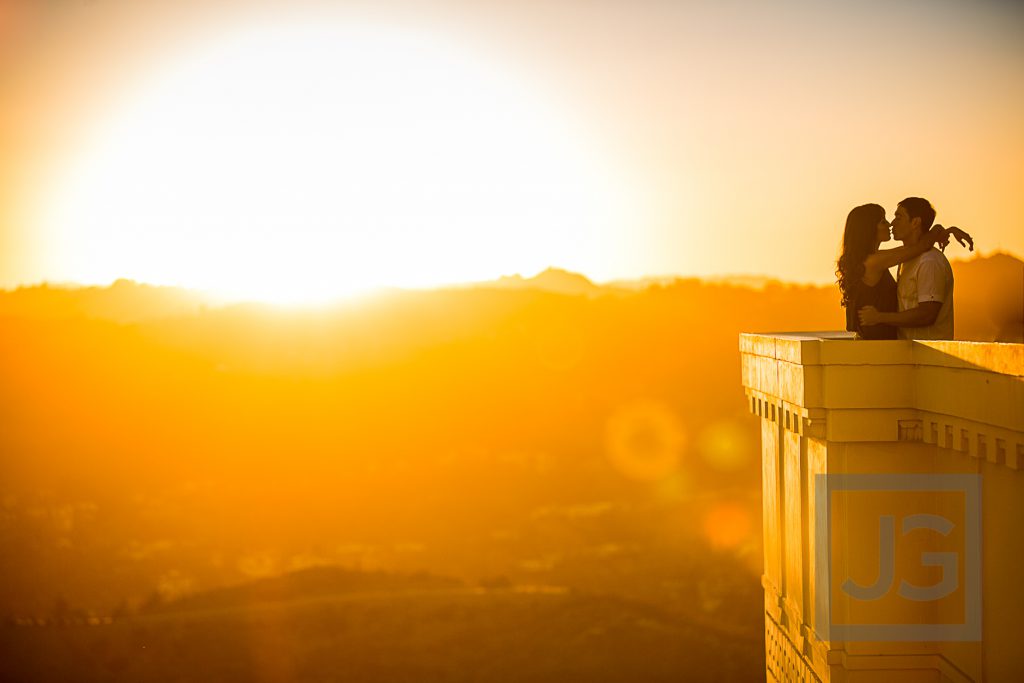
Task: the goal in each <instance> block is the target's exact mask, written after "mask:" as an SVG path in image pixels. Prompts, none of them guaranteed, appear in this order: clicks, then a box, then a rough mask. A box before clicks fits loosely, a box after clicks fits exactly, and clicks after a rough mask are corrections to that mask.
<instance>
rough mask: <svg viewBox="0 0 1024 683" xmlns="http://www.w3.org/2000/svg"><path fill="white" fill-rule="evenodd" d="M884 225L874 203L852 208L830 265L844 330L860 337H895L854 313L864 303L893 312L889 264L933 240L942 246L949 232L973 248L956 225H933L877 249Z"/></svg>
mask: <svg viewBox="0 0 1024 683" xmlns="http://www.w3.org/2000/svg"><path fill="white" fill-rule="evenodd" d="M889 227H890V225H889V221H887V220H885V209H883V208H882V207H881V206H879V205H878V204H865V205H863V206H858V207H857V208H855V209H854V210H853V211H851V212H850V215H849V216H847V217H846V229H845V230H844V231H843V252H842V254H841V255H840V256H839V261H838V262H837V263H836V276H837V278H838V282H839V291H840V293H841V294H842V303H843V306H845V307H846V329H847V330H849V331H850V332H856V333H857V336H858V338H861V339H896V328H895V327H893V326H891V325H863V326H862V325H861V324H860V320H859V319H858V317H857V311H858V310H860V309H861V308H863V307H864V306H874V307H875V308H876V309H877V310H879V311H885V312H893V311H896V310H897V304H896V281H895V280H894V279H893V277H892V275H891V274H890V273H889V268H892V267H893V266H895V265H898V264H900V263H904V262H906V261H910V260H911V259H913V258H916V257H917V256H920V255H921V254H923V253H924V252H926V251H928V250H929V249H931V248H932V245H934V244H941V245H942V247H943V248H945V246H946V244H948V243H949V236H950V235H953V236H954V237H956V239H957V241H958V242H960V244H963V245H965V246H966V242H969V243H970V245H971V250H972V251H973V250H974V242H973V240H972V239H971V236H970V235H968V234H967V233H965V232H964V231H963V230H961V229H960V228H957V227H952V228H948V229H946V228H943V227H942V226H941V225H936V226H934V227H933V228H932V229H931V230H929V231H928V232H927V233H926V234H925V235H924V236H923V237H922V238H921V239H920V240H918V241H917V242H915V243H914V244H911V245H906V246H902V247H897V248H896V249H883V250H881V251H879V250H878V245H879V244H881V243H882V242H888V241H889V239H890V237H889ZM965 240H966V242H965Z"/></svg>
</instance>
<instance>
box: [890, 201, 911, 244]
mask: <svg viewBox="0 0 1024 683" xmlns="http://www.w3.org/2000/svg"><path fill="white" fill-rule="evenodd" d="M913 231H914V222H913V220H912V219H911V218H910V214H909V213H907V210H906V209H904V208H903V207H902V206H897V207H896V216H895V217H894V218H893V219H892V236H893V239H897V240H899V241H901V242H902V241H904V240H906V239H907V237H909V236H910V233H912V232H913Z"/></svg>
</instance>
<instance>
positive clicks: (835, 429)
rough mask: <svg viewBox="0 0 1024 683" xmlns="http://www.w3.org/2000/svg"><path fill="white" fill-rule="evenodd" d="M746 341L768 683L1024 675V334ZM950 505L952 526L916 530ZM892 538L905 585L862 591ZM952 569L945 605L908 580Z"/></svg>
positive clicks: (928, 579) (747, 337)
mask: <svg viewBox="0 0 1024 683" xmlns="http://www.w3.org/2000/svg"><path fill="white" fill-rule="evenodd" d="M740 352H741V359H742V361H741V362H742V378H743V384H744V387H745V391H746V395H747V398H748V401H749V405H750V409H751V412H753V413H754V414H756V415H758V416H759V417H760V418H761V436H762V444H761V450H762V484H763V491H762V492H763V512H764V516H763V518H764V529H763V533H764V547H765V571H764V575H763V577H762V584H763V585H764V588H765V630H766V648H767V655H768V678H769V680H800V681H808V680H822V681H833V680H834V681H857V680H865V681H883V680H893V681H904V680H914V681H936V682H938V681H981V680H986V681H989V680H1024V648H1020V647H1019V646H1018V644H1017V643H1016V642H1015V641H1016V639H1015V636H1014V633H1015V632H1016V631H1017V630H1018V628H1019V626H1018V624H1017V621H1018V619H1019V614H1018V613H1019V612H1020V609H1021V606H1024V586H1022V582H1021V581H1020V577H1021V575H1022V574H1024V532H1022V530H1024V472H1022V471H1021V470H1022V469H1024V345H1020V344H997V343H974V342H938V341H929V342H918V341H913V342H912V341H905V340H895V341H870V342H867V341H862V340H855V339H853V338H852V337H851V336H850V335H848V334H846V333H834V332H823V333H814V332H811V333H799V334H744V335H741V337H740ZM851 482H852V483H851ZM886 506H889V507H891V508H892V509H891V510H890V511H889V512H888V513H885V509H886ZM880 511H881V512H880ZM914 511H917V514H911V513H912V512H914ZM883 513H885V514H883ZM872 515H873V516H872ZM940 518H941V520H944V522H943V523H945V524H949V525H950V529H953V531H949V529H944V530H941V529H940V530H939V531H935V530H934V528H932V527H928V528H922V527H920V526H913V525H914V524H918V523H920V522H921V520H922V519H924V520H933V519H940ZM886 519H888V520H889V523H890V524H894V525H895V524H896V520H902V523H903V525H904V526H903V527H902V531H900V530H897V531H895V532H891V534H892V535H891V537H888V538H886V537H884V533H883V532H884V528H880V527H879V525H878V524H879V520H882V521H883V522H884V521H885V520H886ZM865 520H866V521H867V522H870V523H866V521H865ZM950 520H952V521H950ZM872 524H874V526H872ZM883 527H884V524H883ZM884 540H887V541H888V542H889V543H891V544H892V545H893V546H895V547H896V551H894V553H890V554H892V555H893V556H892V557H889V558H888V561H889V562H891V564H892V566H893V570H892V571H893V573H894V576H893V577H892V578H893V589H892V590H891V591H887V592H886V591H881V593H884V595H881V597H877V596H876V597H874V598H872V599H871V600H860V599H858V598H855V597H851V594H850V593H849V592H846V588H847V586H848V584H842V586H840V585H838V584H839V583H840V582H841V581H842V578H843V577H848V578H849V579H850V580H852V581H854V582H855V583H856V584H858V585H867V584H870V583H871V582H872V581H875V583H876V584H877V585H881V584H882V583H883V581H882V579H883V573H884V571H883V567H884V566H885V560H886V558H885V556H884V553H882V551H881V549H882V548H884V547H885V542H883V541H884ZM958 544H959V545H958ZM972 544H973V545H972ZM880 553H881V554H880ZM943 558H946V559H948V560H949V562H950V564H948V566H944V567H938V566H937V565H938V564H941V562H940V560H943ZM954 558H955V561H954ZM947 573H948V574H949V576H946V574H947ZM876 579H877V580H876ZM944 579H949V580H950V581H952V582H954V583H955V588H956V590H955V591H953V592H950V593H948V595H946V596H944V597H943V599H942V600H932V601H929V600H924V599H916V600H911V599H907V598H905V597H903V596H902V595H898V594H897V592H896V588H895V587H896V586H897V585H899V586H900V590H903V589H904V588H905V586H904V585H903V584H902V583H899V581H904V580H905V582H906V583H907V584H909V585H910V586H911V588H913V586H915V585H916V586H932V585H933V584H934V585H936V586H938V585H940V580H944ZM884 588H885V586H884V585H882V589H884ZM936 590H938V589H936ZM853 592H854V593H856V591H853ZM926 592H927V591H926Z"/></svg>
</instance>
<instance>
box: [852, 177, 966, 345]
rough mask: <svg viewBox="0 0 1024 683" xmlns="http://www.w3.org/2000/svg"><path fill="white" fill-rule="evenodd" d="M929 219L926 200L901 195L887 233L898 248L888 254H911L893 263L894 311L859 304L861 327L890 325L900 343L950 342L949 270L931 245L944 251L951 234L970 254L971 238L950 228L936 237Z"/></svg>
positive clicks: (930, 211)
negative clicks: (896, 267) (896, 271)
mask: <svg viewBox="0 0 1024 683" xmlns="http://www.w3.org/2000/svg"><path fill="white" fill-rule="evenodd" d="M934 221H935V209H934V208H933V207H932V205H931V203H930V202H929V201H928V200H927V199H922V198H920V197H907V198H906V199H904V200H903V201H901V202H900V203H899V204H898V205H897V207H896V214H895V218H893V222H892V233H893V237H895V238H896V239H898V240H900V241H902V242H903V246H902V247H900V248H898V249H895V250H892V251H896V252H899V251H901V250H908V251H906V252H905V253H904V254H903V255H904V256H905V255H911V254H912V255H913V256H912V257H911V258H899V259H898V261H899V263H900V264H901V265H900V270H899V274H898V276H897V283H896V296H897V305H898V308H899V310H898V311H897V312H889V311H881V310H879V309H878V308H877V307H876V306H873V305H868V306H865V307H863V308H861V309H860V310H859V321H860V324H861V326H862V327H867V326H872V325H878V324H884V325H890V326H892V327H895V328H897V335H898V337H899V338H900V339H952V338H953V269H952V268H951V267H950V265H949V261H947V260H946V257H945V255H943V253H942V252H941V251H940V250H938V249H934V248H933V246H932V245H933V244H936V243H938V244H941V246H942V248H943V249H944V248H945V246H946V244H948V242H949V234H952V235H954V236H955V237H956V239H957V241H958V242H960V244H962V245H964V246H967V244H969V245H970V249H971V251H974V240H972V239H971V236H970V235H968V234H967V233H965V232H964V231H962V230H960V229H959V228H955V227H954V228H949V230H943V232H944V233H945V235H944V237H939V236H938V234H937V229H942V226H941V225H937V226H935V228H934V229H933V228H932V223H933V222H934ZM929 236H931V237H929ZM922 242H923V244H922Z"/></svg>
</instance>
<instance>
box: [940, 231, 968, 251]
mask: <svg viewBox="0 0 1024 683" xmlns="http://www.w3.org/2000/svg"><path fill="white" fill-rule="evenodd" d="M949 235H952V236H953V237H955V238H956V241H957V242H959V243H960V246H961V247H969V249H970V251H974V239H973V238H972V237H971V236H970V235H968V234H967V233H966V232H964V231H963V230H961V229H960V228H958V227H956V226H955V225H954V226H953V227H951V228H946V242H947V243H948V242H949Z"/></svg>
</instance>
